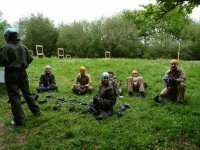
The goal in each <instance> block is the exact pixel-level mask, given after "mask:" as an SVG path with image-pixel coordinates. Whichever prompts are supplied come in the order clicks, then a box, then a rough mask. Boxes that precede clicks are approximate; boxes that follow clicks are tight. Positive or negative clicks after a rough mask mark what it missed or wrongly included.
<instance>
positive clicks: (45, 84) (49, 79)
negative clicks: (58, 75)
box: [37, 65, 58, 92]
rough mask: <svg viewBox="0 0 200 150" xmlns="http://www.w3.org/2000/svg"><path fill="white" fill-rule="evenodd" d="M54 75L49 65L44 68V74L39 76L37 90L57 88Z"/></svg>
mask: <svg viewBox="0 0 200 150" xmlns="http://www.w3.org/2000/svg"><path fill="white" fill-rule="evenodd" d="M57 89H58V87H57V86H56V79H55V75H54V74H53V73H52V70H51V66H49V65H47V66H46V67H45V68H44V74H42V75H41V76H40V82H39V87H38V88H37V91H38V92H44V91H53V90H57Z"/></svg>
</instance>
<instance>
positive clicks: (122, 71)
mask: <svg viewBox="0 0 200 150" xmlns="http://www.w3.org/2000/svg"><path fill="white" fill-rule="evenodd" d="M47 64H48V65H51V66H52V68H53V72H54V74H55V76H56V81H57V85H58V87H59V90H58V92H53V93H52V95H53V96H54V98H53V99H52V100H51V101H49V102H48V103H46V104H43V105H40V107H41V109H42V111H43V113H42V115H41V116H39V117H35V116H33V115H32V114H31V112H30V111H29V109H28V107H27V105H26V104H24V105H23V108H24V111H25V113H26V124H25V126H23V127H14V126H13V125H11V124H10V122H11V120H12V114H11V109H10V105H9V104H8V103H7V100H8V98H7V95H6V94H4V95H3V98H1V99H0V150H4V149H27V150H31V149H73V150H74V149H75V150H76V149H81V150H88V149H89V150H97V149H105V150H107V149H108V150H110V149H113V150H114V149H115V150H116V149H117V150H126V149H159V150H160V149H185V150H188V149H192V150H195V149H200V100H199V98H200V92H199V91H200V86H199V85H200V80H199V79H200V62H199V61H181V62H180V66H181V67H182V68H184V70H185V73H186V77H187V80H186V81H187V89H186V96H185V99H186V104H185V105H178V104H175V103H174V102H170V101H164V102H163V103H161V104H157V103H155V102H154V101H153V98H154V97H155V96H156V95H157V94H158V93H159V92H160V91H161V89H162V88H163V86H164V83H163V81H162V77H163V75H164V73H165V71H166V69H167V68H168V67H169V60H166V59H156V60H144V59H58V58H44V59H37V58H35V59H34V61H33V63H32V64H31V65H30V66H29V68H28V70H27V71H28V75H29V81H30V87H31V91H32V92H36V87H37V86H38V80H39V77H40V74H41V73H43V69H44V67H45V66H46V65H47ZM81 65H83V66H85V67H86V68H87V70H88V73H90V74H91V78H92V81H93V86H94V90H93V92H92V93H91V94H87V95H84V96H75V95H73V94H72V92H71V86H72V84H73V82H74V79H75V77H76V75H77V73H78V72H79V67H80V66H81ZM133 69H136V70H138V71H139V73H140V75H141V76H143V77H144V78H145V82H146V83H147V84H148V88H147V90H146V98H145V99H144V100H142V99H140V98H139V96H138V95H136V96H135V97H133V98H129V97H128V96H127V91H126V88H125V87H124V85H125V81H126V78H127V77H129V76H130V75H131V71H132V70H133ZM108 70H113V71H114V73H115V75H116V76H118V78H119V79H120V80H121V82H122V84H123V95H124V98H123V99H118V100H117V103H116V105H115V113H114V115H113V116H112V117H110V118H107V119H105V120H103V121H97V120H95V118H94V116H93V115H92V114H82V113H81V111H82V110H83V109H84V106H82V105H80V104H77V105H76V109H75V111H74V112H69V107H70V102H69V99H70V98H73V97H74V98H76V99H78V100H85V101H87V102H90V101H91V100H92V97H93V96H94V95H95V93H96V92H97V90H98V84H99V81H100V74H101V73H102V72H104V71H108ZM1 90H2V85H1ZM3 92H4V91H3V90H2V91H1V93H3ZM48 94H49V93H48V92H47V93H42V94H40V97H39V101H40V100H43V99H44V98H45V96H46V95H48ZM59 97H64V98H65V99H66V100H68V102H67V103H65V104H64V105H63V106H62V107H61V109H59V110H58V111H54V110H53V106H54V105H55V104H56V103H57V99H58V98H59ZM123 103H129V104H130V106H131V107H130V108H129V109H127V110H126V111H124V113H123V116H122V117H121V118H119V117H118V116H117V115H116V110H117V106H119V105H120V104H123Z"/></svg>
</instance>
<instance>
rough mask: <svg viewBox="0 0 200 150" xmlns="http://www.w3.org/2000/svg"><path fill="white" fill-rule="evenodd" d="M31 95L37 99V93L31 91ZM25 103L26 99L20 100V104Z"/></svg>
mask: <svg viewBox="0 0 200 150" xmlns="http://www.w3.org/2000/svg"><path fill="white" fill-rule="evenodd" d="M32 95H33V98H34V99H35V100H37V99H38V97H39V95H38V94H36V93H33V94H32ZM25 103H26V100H25V99H22V100H21V104H25Z"/></svg>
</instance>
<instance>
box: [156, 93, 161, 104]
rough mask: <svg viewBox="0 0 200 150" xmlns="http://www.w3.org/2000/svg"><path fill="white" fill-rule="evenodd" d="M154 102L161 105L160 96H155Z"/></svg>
mask: <svg viewBox="0 0 200 150" xmlns="http://www.w3.org/2000/svg"><path fill="white" fill-rule="evenodd" d="M154 101H155V102H157V103H161V102H162V99H161V96H160V95H157V96H156V97H155V98H154Z"/></svg>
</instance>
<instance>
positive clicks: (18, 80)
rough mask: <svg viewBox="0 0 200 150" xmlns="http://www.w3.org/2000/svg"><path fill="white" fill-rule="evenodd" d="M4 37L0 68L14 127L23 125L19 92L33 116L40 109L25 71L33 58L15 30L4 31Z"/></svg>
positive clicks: (0, 51)
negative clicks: (2, 69)
mask: <svg viewBox="0 0 200 150" xmlns="http://www.w3.org/2000/svg"><path fill="white" fill-rule="evenodd" d="M4 37H5V40H6V42H7V44H6V45H5V46H4V47H3V48H1V50H0V66H5V85H6V90H7V92H8V97H9V101H10V103H11V109H12V113H13V116H14V122H15V124H16V125H23V124H24V122H25V114H24V112H23V109H22V107H21V101H20V93H19V91H20V90H21V92H22V94H23V96H24V98H25V100H26V102H27V104H28V107H29V109H30V110H31V112H32V113H33V114H35V115H36V114H39V113H40V108H39V107H38V105H37V104H36V102H35V100H34V98H33V96H32V94H31V93H30V90H29V82H28V75H27V73H26V70H25V69H26V68H27V67H28V65H29V64H30V63H31V61H32V60H33V58H32V56H31V54H30V53H29V51H28V49H27V48H26V47H25V46H24V45H22V44H21V43H20V40H19V39H18V33H17V31H16V30H15V29H13V28H8V29H6V30H5V31H4Z"/></svg>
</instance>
